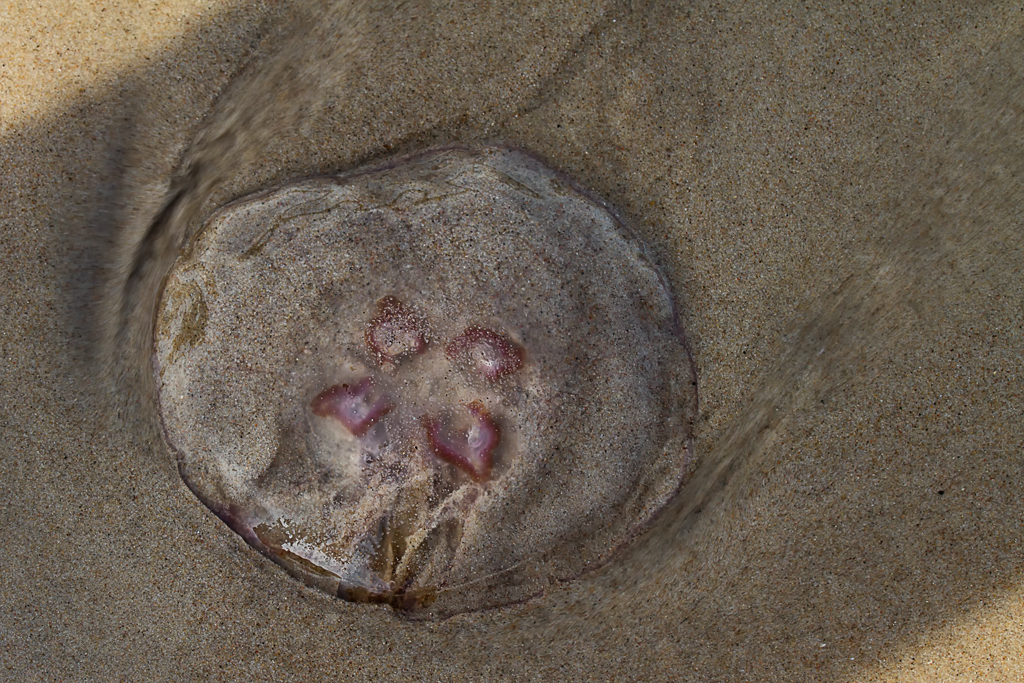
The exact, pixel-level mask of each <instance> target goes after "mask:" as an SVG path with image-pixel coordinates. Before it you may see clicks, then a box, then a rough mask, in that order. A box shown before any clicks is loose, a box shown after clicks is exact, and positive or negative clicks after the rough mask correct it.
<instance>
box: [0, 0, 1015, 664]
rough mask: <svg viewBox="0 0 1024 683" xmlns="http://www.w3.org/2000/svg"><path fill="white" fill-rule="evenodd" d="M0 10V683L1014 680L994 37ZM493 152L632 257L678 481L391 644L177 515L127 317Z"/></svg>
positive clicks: (575, 17)
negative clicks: (311, 191) (682, 365)
mask: <svg viewBox="0 0 1024 683" xmlns="http://www.w3.org/2000/svg"><path fill="white" fill-rule="evenodd" d="M10 12H12V14H9V15H8V16H7V17H6V22H7V24H6V25H5V27H4V33H5V35H6V36H7V41H6V45H5V46H3V47H2V48H0V49H2V51H3V53H2V54H3V57H2V60H0V69H2V71H0V135H2V140H0V160H2V164H3V167H4V169H5V173H4V174H3V176H2V177H0V201H2V211H0V216H2V221H3V230H2V232H0V241H2V245H3V248H2V250H0V258H3V259H4V261H3V266H4V268H3V271H2V272H3V284H4V290H5V292H6V302H7V303H6V304H5V306H4V307H3V319H2V324H3V336H2V348H3V367H2V371H0V390H2V396H3V398H4V400H3V403H2V405H0V430H2V433H0V443H2V444H3V449H4V450H3V453H4V469H3V476H2V477H0V486H2V490H0V501H2V507H0V509H2V510H3V525H2V528H3V535H2V536H0V538H2V540H3V547H4V554H3V572H2V573H0V576H2V579H0V582H2V583H0V604H2V615H3V619H2V625H0V653H2V654H0V662H2V666H3V667H4V669H3V677H5V678H7V679H11V680H91V679H99V678H102V679H105V680H108V679H111V678H113V679H115V680H121V679H126V680H178V679H181V678H199V679H212V680H280V679H284V678H289V679H291V680H321V679H323V678H325V677H327V676H331V677H333V678H336V679H342V680H348V679H351V680H363V679H366V680H371V679H373V680H380V679H382V678H383V679H385V680H392V679H394V680H399V679H401V680H406V679H409V680H438V679H448V678H454V679H460V677H461V678H462V679H465V680H542V681H546V680H652V681H660V680H665V681H669V680H698V681H699V680H830V681H862V680H863V681H877V680H885V681H890V680H891V681H897V680H898V681H911V680H945V679H949V678H953V677H954V676H962V677H963V678H964V679H965V680H1019V679H1020V678H1024V672H1022V670H1021V669H1022V668H1024V662H1022V658H1021V656H1020V652H1021V650H1020V642H1021V640H1022V638H1024V587H1022V578H1024V547H1022V532H1021V529H1022V528H1024V509H1022V506H1021V505H1020V502H1019V500H1020V481H1021V479H1022V476H1024V458H1022V455H1021V452H1022V448H1021V446H1022V441H1024V438H1022V432H1024V428H1022V423H1024V420H1022V412H1024V411H1022V408H1021V405H1022V403H1021V393H1022V385H1024V379H1022V376H1021V373H1020V370H1019V366H1020V362H1021V358H1022V355H1024V354H1022V351H1024V304H1022V301H1024V276H1022V273H1021V266H1020V264H1021V263H1024V248H1022V243H1024V242H1022V238H1021V230H1022V228H1021V223H1022V221H1024V212H1022V209H1021V207H1022V206H1024V191H1022V187H1021V179H1022V178H1024V148H1022V146H1021V142H1020V141H1021V140H1022V139H1024V137H1022V135H1024V110H1022V108H1021V106H1020V103H1021V102H1022V101H1024V86H1022V83H1024V81H1022V79H1021V75H1022V72H1024V55H1022V53H1021V51H1020V49H1019V46H1020V44H1021V39H1022V33H1024V15H1022V14H1021V13H1020V12H1019V8H1017V7H1015V6H1012V5H1010V4H1009V3H1002V4H999V3H993V4H990V5H985V6H983V7H979V8H974V9H970V10H963V9H957V10H951V9H949V8H946V7H944V6H939V5H937V4H936V5H935V6H932V5H931V4H926V5H925V6H915V7H914V8H913V9H907V10H903V11H895V10H890V9H888V8H887V6H886V5H883V4H877V5H872V6H865V7H860V8H857V9H852V8H850V9H842V10H835V9H833V8H831V7H829V6H813V5H812V6H807V5H799V6H797V5H793V6H789V5H786V6H780V7H778V8H773V9H762V8H760V7H756V6H745V5H739V4H737V5H728V6H717V5H716V6H710V5H708V4H693V5H688V6H685V7H679V6H677V5H676V4H674V3H668V4H656V3H644V2H637V3H622V4H614V5H601V4H594V5H571V6H570V5H565V6H562V5H545V6H544V7H542V8H540V9H532V8H528V7H527V6H524V7H521V8H515V9H513V8H510V7H501V8H495V7H474V8H473V11H469V9H468V8H466V7H447V8H429V7H427V6H426V5H402V6H400V7H397V8H385V7H379V6H374V7H372V8H364V7H359V6H356V7H349V6H345V5H342V4H338V3H329V2H328V3H322V4H321V5H318V6H317V7H315V8H314V7H312V3H308V4H303V3H296V4H293V5H291V6H288V7H279V6H276V5H275V6H250V5H238V6H230V7H227V8H224V7H218V6H215V5H214V4H212V3H211V4H203V3H198V2H172V3H161V4H160V5H159V6H157V5H156V4H150V5H145V6H143V7H141V8H139V7H135V8H129V7H127V6H125V7H115V6H109V7H107V8H106V9H105V10H104V8H102V7H100V6H98V5H97V6H94V5H91V4H88V3H85V4H82V5H81V6H79V7H76V8H75V9H74V10H67V11H66V15H65V16H60V14H59V12H56V11H51V10H44V9H39V10H10ZM495 141H497V142H504V143H509V144H515V145H519V146H523V147H526V148H528V149H531V150H533V151H534V152H536V153H538V154H540V155H541V156H543V157H544V158H545V159H547V160H548V162H549V163H550V164H551V165H552V166H554V167H555V168H557V169H559V170H561V171H563V172H565V173H567V174H569V175H571V176H573V177H574V178H575V179H576V180H578V181H579V182H580V183H582V184H583V185H584V186H586V187H589V188H590V189H592V190H593V191H595V192H597V193H598V194H600V195H602V196H603V197H605V198H606V199H607V200H609V201H610V202H611V203H612V204H614V205H615V206H616V207H618V208H619V210H620V211H621V212H622V213H623V215H624V217H625V219H626V220H627V222H628V223H629V224H630V226H631V227H632V228H633V229H634V230H635V231H636V232H637V233H638V234H640V235H642V236H643V238H644V239H645V240H646V241H647V242H648V244H649V245H650V251H651V257H652V259H654V260H655V261H656V262H657V263H658V264H659V265H660V266H661V268H662V269H663V270H664V271H665V272H666V274H667V275H668V277H669V279H670V281H671V286H672V288H673V290H674V291H675V292H676V295H677V298H678V300H679V303H680V307H681V315H682V319H683V323H684V325H685V327H686V329H687V332H688V334H689V337H690V340H691V342H692V345H693V352H694V355H695V358H696V363H697V368H698V378H699V391H700V400H701V403H700V415H699V419H698V422H697V425H696V431H695V434H694V437H695V450H696V454H697V455H698V457H700V458H701V461H702V463H703V464H702V466H701V469H700V470H699V473H698V476H697V477H696V478H695V479H694V481H692V482H691V484H690V485H689V486H688V487H687V488H686V489H685V490H684V491H683V493H682V495H681V496H680V498H679V499H678V500H677V501H676V503H675V504H674V505H673V506H671V507H670V508H669V509H668V510H666V511H665V512H664V513H663V515H662V516H661V517H660V518H659V520H658V522H657V523H656V524H655V525H654V527H653V528H652V529H650V530H649V532H648V533H646V534H645V535H644V536H643V537H642V538H640V539H638V540H637V541H636V542H635V543H634V544H633V545H631V546H630V547H629V548H628V549H627V550H626V551H625V552H624V553H622V554H621V555H620V556H619V557H618V559H617V560H616V561H613V562H611V563H610V564H609V565H607V566H606V567H604V568H602V569H599V570H597V571H595V572H593V573H591V574H588V575H586V576H584V577H583V578H582V579H580V580H578V581H575V582H572V583H569V584H566V585H556V586H552V587H551V589H550V590H549V591H548V592H547V593H546V594H545V595H543V596H541V597H539V598H537V599H534V600H532V601H530V602H527V603H526V604H523V605H518V606H514V607H508V608H504V609H499V610H492V611H488V612H482V613H476V614H466V615H461V616H456V617H453V618H451V619H448V620H445V621H439V622H432V623H411V622H408V621H405V620H403V619H401V618H400V617H398V616H396V615H395V614H394V613H393V612H391V611H390V610H389V609H388V608H384V607H374V606H361V605H352V604H348V603H344V602H338V601H335V600H332V599H330V598H327V597H325V596H323V595H322V594H320V593H317V592H316V591H314V590H312V589H309V588H306V587H304V586H303V585H301V584H299V583H298V582H296V581H294V580H293V579H291V578H289V577H288V576H287V575H286V574H285V573H284V572H282V571H280V569H278V568H277V567H276V566H275V565H273V564H272V563H271V562H269V561H268V560H266V559H264V558H263V557H261V556H259V555H258V554H256V553H255V552H253V551H252V550H251V549H250V548H249V547H248V546H246V545H245V543H244V542H243V541H242V540H241V539H240V538H239V537H237V536H236V535H235V534H234V533H233V532H231V531H230V530H229V529H228V528H227V527H226V526H224V525H223V524H222V523H221V522H220V521H219V520H217V519H216V518H215V517H214V516H213V515H212V514H211V513H210V512H209V511H208V510H207V509H206V508H205V507H203V506H202V504H201V503H199V502H198V501H197V500H196V499H195V498H194V497H193V496H192V494H191V493H190V492H189V491H188V490H187V489H186V488H185V486H184V484H183V483H182V482H181V480H180V478H179V477H178V474H177V471H176V468H175V465H174V461H173V458H171V457H170V455H169V454H168V452H167V450H166V448H165V447H164V445H163V443H162V441H161V440H160V437H159V435H158V434H157V432H156V430H155V428H154V422H153V415H152V407H151V401H150V400H149V397H148V394H147V391H149V389H148V387H147V386H146V383H145V381H144V380H140V376H141V375H140V368H141V367H142V366H143V364H144V362H145V353H144V349H145V332H146V324H145V311H146V310H147V306H148V305H149V303H148V302H149V301H150V299H151V297H152V296H153V293H154V292H155V287H154V285H153V282H154V280H155V281H157V282H158V280H159V277H160V269H161V268H163V267H165V266H166V265H167V264H168V263H169V259H171V258H173V255H174V253H176V245H177V241H176V240H177V239H178V238H180V237H182V236H185V235H187V234H188V230H189V226H190V225H191V226H194V225H195V224H197V223H198V222H200V221H201V220H202V218H203V217H204V216H206V215H208V214H209V212H210V211H211V210H212V209H214V208H216V206H218V205H221V204H223V203H225V202H226V201H229V200H231V199H233V198H236V197H239V196H242V195H244V194H247V193H249V192H251V191H254V190H257V189H260V188H264V187H267V186H269V185H273V184H275V183H277V182H281V181H283V180H286V179H288V178H292V177H296V176H302V175H309V174H313V173H323V172H332V171H339V170H345V169H349V168H353V167H355V166H357V165H359V164H360V163H363V162H368V161H375V160H380V159H384V158H387V157H389V156H392V155H397V154H402V153H408V152H412V151H415V150H418V149H423V148H427V147H431V146H435V145H441V144H448V143H453V142H461V143H467V144H477V143H482V142H495ZM173 197H181V198H182V199H180V200H179V201H177V203H175V202H173V201H171V199H170V198H173ZM168 206H173V207H174V213H175V217H174V221H172V223H173V225H176V226H180V228H175V229H176V230H177V232H175V230H170V231H164V232H161V233H159V234H155V233H154V231H153V230H152V226H153V225H155V224H156V223H157V222H158V221H157V219H158V216H159V215H160V211H161V209H166V208H167V207H168ZM139 245H148V247H146V248H148V251H146V250H145V249H144V250H143V251H144V252H145V257H144V258H142V259H141V260H140V258H139V257H138V254H139V253H140V251H139Z"/></svg>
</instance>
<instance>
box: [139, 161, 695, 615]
mask: <svg viewBox="0 0 1024 683" xmlns="http://www.w3.org/2000/svg"><path fill="white" fill-rule="evenodd" d="M155 329H156V343H155V355H156V359H155V368H156V378H157V387H158V398H159V403H160V411H161V415H162V419H163V425H164V431H165V437H166V440H167V442H168V443H169V445H170V446H171V448H172V449H173V451H174V452H175V454H176V456H177V457H178V459H179V464H180V470H181V472H182V476H183V477H184V479H185V481H186V483H187V484H188V485H189V487H190V488H191V489H192V490H193V491H194V492H195V493H196V495H197V496H199V498H200V499H201V500H202V501H203V502H204V503H205V504H206V505H207V506H208V507H209V508H210V509H211V510H213V511H214V512H215V513H216V514H217V515H218V516H220V518H221V519H223V520H224V521H225V522H226V523H227V524H228V525H230V526H231V528H232V529H234V530H235V531H236V532H237V533H239V534H240V535H241V536H242V537H244V538H245V540H246V541H247V542H248V543H249V544H250V545H252V546H253V547H254V548H256V549H257V550H259V551H260V552H262V553H263V554H264V555H266V556H267V557H269V558H270V559H272V560H274V561H275V562H277V563H278V564H280V565H281V566H283V567H285V568H286V569H287V570H288V571H290V572H291V573H292V574H293V575H295V576H296V577H299V578H301V579H303V580H305V581H306V582H308V583H310V584H312V585H315V586H318V587H320V588H322V589H323V590H325V591H327V592H329V593H331V594H332V595H338V596H340V597H343V598H347V599H350V600H361V601H372V602H385V603H389V604H391V605H393V606H394V607H396V608H398V609H401V610H405V611H408V612H411V613H417V614H423V615H447V614H452V613H456V612H461V611H466V610H473V609H480V608H486V607H495V606H500V605H503V604H507V603H510V602H515V601H520V600H524V599H526V598H528V597H530V596H532V595H535V594H537V593H539V592H541V591H543V590H544V589H545V588H546V587H547V586H549V585H550V583H551V582H552V581H556V580H567V579H571V578H574V577H576V576H578V575H580V574H581V573H583V572H584V571H585V570H587V569H589V568H592V567H594V566H597V565H599V564H600V563H602V562H603V561H605V560H607V559H608V557H609V556H610V554H611V553H612V552H613V551H614V549H616V548H618V547H621V546H622V544H624V543H625V542H627V541H628V540H629V539H630V538H631V537H632V536H633V535H634V534H635V533H636V532H637V531H638V530H640V529H641V528H642V527H643V526H644V525H645V524H647V523H648V522H649V521H650V520H651V519H652V517H653V516H654V515H655V513H656V512H657V511H658V510H659V509H660V508H662V507H663V506H664V505H665V504H666V503H667V502H668V501H669V500H670V499H671V498H672V496H673V495H675V493H676V492H677V491H678V490H679V488H680V486H681V485H682V483H683V482H684V481H685V480H686V479H687V478H688V477H689V476H690V474H691V470H692V463H693V458H692V454H691V443H690V432H691V423H692V420H693V417H694V411H695V409H696V380H695V373H694V367H693V363H692V360H691V357H690V355H689V353H688V351H687V349H686V346H685V343H684V341H683V336H682V332H681V330H680V329H679V327H678V321H677V319H676V316H675V308H674V305H673V301H672V296H671V294H670V292H669V290H668V288H667V286H666V283H665V280H664V278H662V277H661V275H660V274H659V273H658V272H657V270H656V269H655V267H654V266H653V265H652V264H651V263H650V262H649V261H648V260H647V258H646V257H645V256H644V248H643V245H641V244H640V243H638V241H637V240H636V238H635V237H633V236H632V235H630V234H629V233H628V232H627V231H626V230H625V229H624V227H623V226H622V225H621V223H620V222H619V221H618V220H617V219H616V217H615V216H614V215H613V214H612V213H611V212H610V211H609V210H608V209H607V207H606V206H605V205H604V204H603V203H602V202H600V201H599V200H597V199H595V198H593V197H592V196H589V195H587V194H585V193H583V192H582V191H580V190H579V189H578V188H577V186H575V185H574V184H573V183H572V182H570V181H569V180H567V179H566V178H565V177H564V176H562V175H560V174H558V173H557V172H555V171H553V170H552V169H550V168H548V167H547V166H545V165H544V164H543V163H541V162H540V161H538V160H537V159H536V158H534V157H532V156H530V155H529V154H526V153H524V152H522V151H520V150H516V149H509V148H483V149H473V150H470V149H463V148H446V149H440V150H434V151H431V152H426V153H424V154H420V155H417V156H414V157H411V158H406V159H402V160H399V161H397V162H394V163H391V164H388V165H386V166H381V167H376V168H371V169H364V170H360V171H357V172H355V173H351V174H347V175H342V176H337V177H321V178H314V179H310V180H305V181H301V182H297V183H294V184H291V185H287V186H284V187H281V188H279V189H276V190H273V191H270V192H265V193H261V194H257V195H253V196H251V197H248V198H245V199H242V200H240V201H237V202H234V203H232V204H230V205H228V206H226V207H224V208H223V209H221V210H220V211H219V212H218V213H216V214H215V215H214V216H213V218H211V219H210V221H209V222H208V223H207V225H206V226H205V227H204V228H203V230H202V231H201V234H200V237H199V241H198V243H197V245H196V248H195V249H193V250H192V251H191V252H190V253H189V255H188V256H187V257H184V258H182V259H180V260H179V262H178V263H177V264H176V265H175V267H174V269H173V271H172V272H171V274H170V276H169V278H168V280H167V284H166V287H165V289H164V292H163V295H162V299H161V302H160V305H159V308H158V313H157V320H156V328H155Z"/></svg>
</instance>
